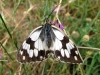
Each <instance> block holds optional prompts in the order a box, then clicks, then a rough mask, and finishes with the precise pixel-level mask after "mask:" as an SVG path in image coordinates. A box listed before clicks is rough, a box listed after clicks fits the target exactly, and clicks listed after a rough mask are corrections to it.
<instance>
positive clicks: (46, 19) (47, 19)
mask: <svg viewBox="0 0 100 75" xmlns="http://www.w3.org/2000/svg"><path fill="white" fill-rule="evenodd" d="M57 6H58V5H57ZM57 6H56V7H54V9H53V10H52V11H51V12H50V14H49V15H48V16H47V18H45V21H46V23H48V21H49V17H50V16H51V14H52V13H53V12H54V10H55V9H56V8H57Z"/></svg>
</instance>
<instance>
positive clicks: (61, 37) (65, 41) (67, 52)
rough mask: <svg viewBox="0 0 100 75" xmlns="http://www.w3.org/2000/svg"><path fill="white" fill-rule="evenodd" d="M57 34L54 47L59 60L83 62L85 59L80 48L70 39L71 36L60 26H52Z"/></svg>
mask: <svg viewBox="0 0 100 75" xmlns="http://www.w3.org/2000/svg"><path fill="white" fill-rule="evenodd" d="M52 28H53V32H54V34H55V36H56V40H55V42H54V46H53V49H55V54H54V55H55V57H56V58H57V60H61V61H63V62H70V63H82V62H83V59H82V58H81V56H80V53H79V51H78V48H77V47H76V45H75V44H74V43H73V42H72V41H71V39H69V37H68V36H67V35H66V34H65V33H64V32H63V31H62V30H60V29H59V28H57V27H55V26H52Z"/></svg>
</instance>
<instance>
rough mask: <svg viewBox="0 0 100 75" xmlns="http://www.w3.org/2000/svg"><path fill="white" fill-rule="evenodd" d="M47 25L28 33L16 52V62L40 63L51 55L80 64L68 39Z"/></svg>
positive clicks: (80, 60)
mask: <svg viewBox="0 0 100 75" xmlns="http://www.w3.org/2000/svg"><path fill="white" fill-rule="evenodd" d="M46 25H47V26H46ZM48 25H50V24H45V25H44V27H43V26H39V27H37V28H36V29H34V30H33V31H32V32H31V33H30V35H29V36H28V38H27V39H26V40H25V41H24V42H23V44H22V45H21V47H20V49H19V51H18V54H17V59H18V61H19V62H32V61H33V62H36V61H42V60H44V59H45V58H47V57H48V54H50V53H52V54H54V57H55V58H56V59H57V60H61V61H63V62H70V63H82V61H83V60H82V58H81V56H80V53H79V51H78V49H77V47H76V46H75V44H74V43H73V42H72V41H71V40H70V39H69V37H68V36H67V35H66V34H65V33H64V32H63V31H62V30H60V29H59V28H57V27H55V26H53V25H52V26H51V25H50V26H48ZM48 30H49V31H48ZM48 43H49V44H48Z"/></svg>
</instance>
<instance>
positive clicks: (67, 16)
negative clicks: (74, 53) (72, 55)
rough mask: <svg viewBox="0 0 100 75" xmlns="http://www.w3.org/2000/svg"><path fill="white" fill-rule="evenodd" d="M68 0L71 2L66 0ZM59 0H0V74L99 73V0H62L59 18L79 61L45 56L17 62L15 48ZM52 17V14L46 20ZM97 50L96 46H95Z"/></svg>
mask: <svg viewBox="0 0 100 75" xmlns="http://www.w3.org/2000/svg"><path fill="white" fill-rule="evenodd" d="M69 1H72V2H69ZM58 4H59V0H52V1H51V0H0V14H1V15H2V16H0V19H1V20H0V56H2V57H1V58H0V75H100V51H98V49H94V48H100V0H95V1H94V0H74V1H73V0H63V1H62V2H61V10H60V11H59V19H60V21H61V22H62V23H63V24H64V28H65V30H66V32H67V33H68V34H69V35H70V37H71V38H72V39H73V40H74V42H75V43H76V45H77V46H81V47H91V48H86V49H85V48H79V51H80V53H81V55H82V57H83V59H84V63H83V64H69V63H62V62H59V61H55V60H53V59H47V60H45V61H43V62H41V63H29V64H23V65H21V64H20V63H18V62H17V61H16V54H17V50H18V48H19V47H20V45H21V43H22V42H23V41H24V40H25V38H26V37H27V36H28V35H29V33H30V32H31V31H32V30H33V29H34V28H35V27H37V26H40V25H41V24H43V20H44V19H45V17H46V16H48V14H49V13H50V12H51V11H52V9H53V8H54V6H56V5H58ZM54 18H55V14H52V15H51V17H50V21H52V20H53V19H54ZM99 50H100V49H99Z"/></svg>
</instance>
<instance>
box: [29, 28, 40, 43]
mask: <svg viewBox="0 0 100 75" xmlns="http://www.w3.org/2000/svg"><path fill="white" fill-rule="evenodd" d="M40 33H41V31H40V30H39V31H35V32H34V33H32V34H31V35H29V37H30V38H31V40H33V41H36V40H37V39H38V37H39V35H40Z"/></svg>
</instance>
